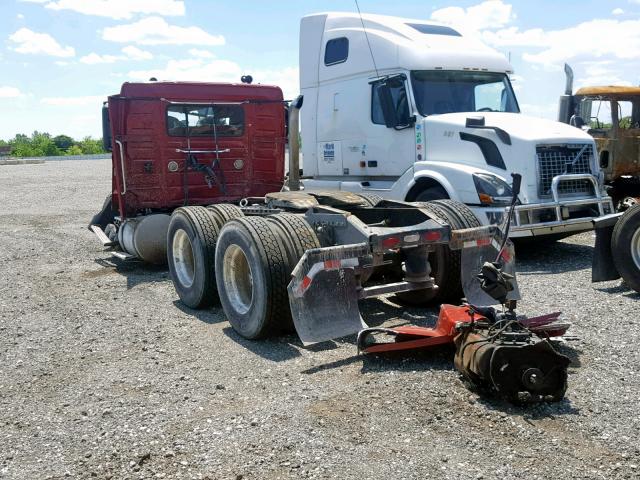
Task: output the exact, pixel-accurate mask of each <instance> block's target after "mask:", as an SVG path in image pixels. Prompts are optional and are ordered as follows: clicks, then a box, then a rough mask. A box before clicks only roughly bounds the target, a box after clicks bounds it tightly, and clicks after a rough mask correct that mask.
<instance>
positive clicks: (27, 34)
mask: <svg viewBox="0 0 640 480" xmlns="http://www.w3.org/2000/svg"><path fill="white" fill-rule="evenodd" d="M9 40H11V41H12V42H13V43H15V44H16V45H15V46H14V47H13V50H15V51H16V52H18V53H31V54H43V55H51V56H53V57H73V56H75V54H76V52H75V50H74V49H73V47H63V46H62V45H60V44H59V43H58V42H57V41H56V40H55V39H54V38H53V37H52V36H51V35H49V34H48V33H37V32H34V31H32V30H29V29H28V28H21V29H20V30H18V31H16V32H15V33H14V34H13V35H10V36H9Z"/></svg>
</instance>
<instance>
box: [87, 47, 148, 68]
mask: <svg viewBox="0 0 640 480" xmlns="http://www.w3.org/2000/svg"><path fill="white" fill-rule="evenodd" d="M122 53H123V54H124V55H99V54H97V53H93V52H92V53H90V54H88V55H85V56H84V57H82V58H81V59H80V62H81V63H86V64H87V65H96V64H100V63H115V62H118V61H120V60H151V59H152V58H153V54H152V53H151V52H147V51H146V50H141V49H139V48H138V47H134V46H133V45H129V46H127V47H124V48H123V49H122Z"/></svg>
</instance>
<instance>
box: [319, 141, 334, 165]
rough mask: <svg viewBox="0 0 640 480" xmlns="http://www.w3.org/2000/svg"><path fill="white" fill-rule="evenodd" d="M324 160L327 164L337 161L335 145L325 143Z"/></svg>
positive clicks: (323, 149)
mask: <svg viewBox="0 0 640 480" xmlns="http://www.w3.org/2000/svg"><path fill="white" fill-rule="evenodd" d="M322 159H323V160H324V162H325V163H333V162H335V161H336V146H335V144H334V143H325V144H324V147H323V148H322Z"/></svg>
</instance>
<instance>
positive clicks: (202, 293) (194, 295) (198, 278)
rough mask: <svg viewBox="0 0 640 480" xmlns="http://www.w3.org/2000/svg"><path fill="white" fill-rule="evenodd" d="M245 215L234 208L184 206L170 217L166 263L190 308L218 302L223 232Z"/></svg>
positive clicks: (179, 292)
mask: <svg viewBox="0 0 640 480" xmlns="http://www.w3.org/2000/svg"><path fill="white" fill-rule="evenodd" d="M241 216H243V213H242V210H240V209H239V208H238V207H236V206H235V205H212V206H210V207H207V208H205V207H200V206H193V207H181V208H178V209H176V210H175V211H174V212H173V214H172V215H171V221H170V222H169V229H168V233H167V263H168V264H169V273H170V275H171V280H172V281H173V286H174V287H175V289H176V292H177V293H178V296H179V297H180V301H181V302H182V303H183V304H185V305H186V306H187V307H189V308H196V309H198V308H205V307H209V306H211V305H214V304H216V303H217V302H218V292H217V289H216V277H215V251H216V244H217V241H218V236H219V234H220V229H221V228H222V226H223V225H224V224H225V222H227V221H228V220H230V219H232V218H236V217H241Z"/></svg>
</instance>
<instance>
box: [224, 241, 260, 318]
mask: <svg viewBox="0 0 640 480" xmlns="http://www.w3.org/2000/svg"><path fill="white" fill-rule="evenodd" d="M222 276H223V278H224V287H225V290H226V292H227V296H228V298H229V302H230V303H231V305H232V306H233V309H234V310H235V311H236V312H238V313H240V314H245V313H247V312H248V311H249V309H250V308H251V303H252V301H253V276H252V275H251V267H250V266H249V261H248V260H247V257H246V255H245V254H244V252H243V251H242V249H241V248H240V247H239V246H238V245H235V244H234V245H230V246H229V248H227V250H226V252H224V260H223V266H222Z"/></svg>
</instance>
